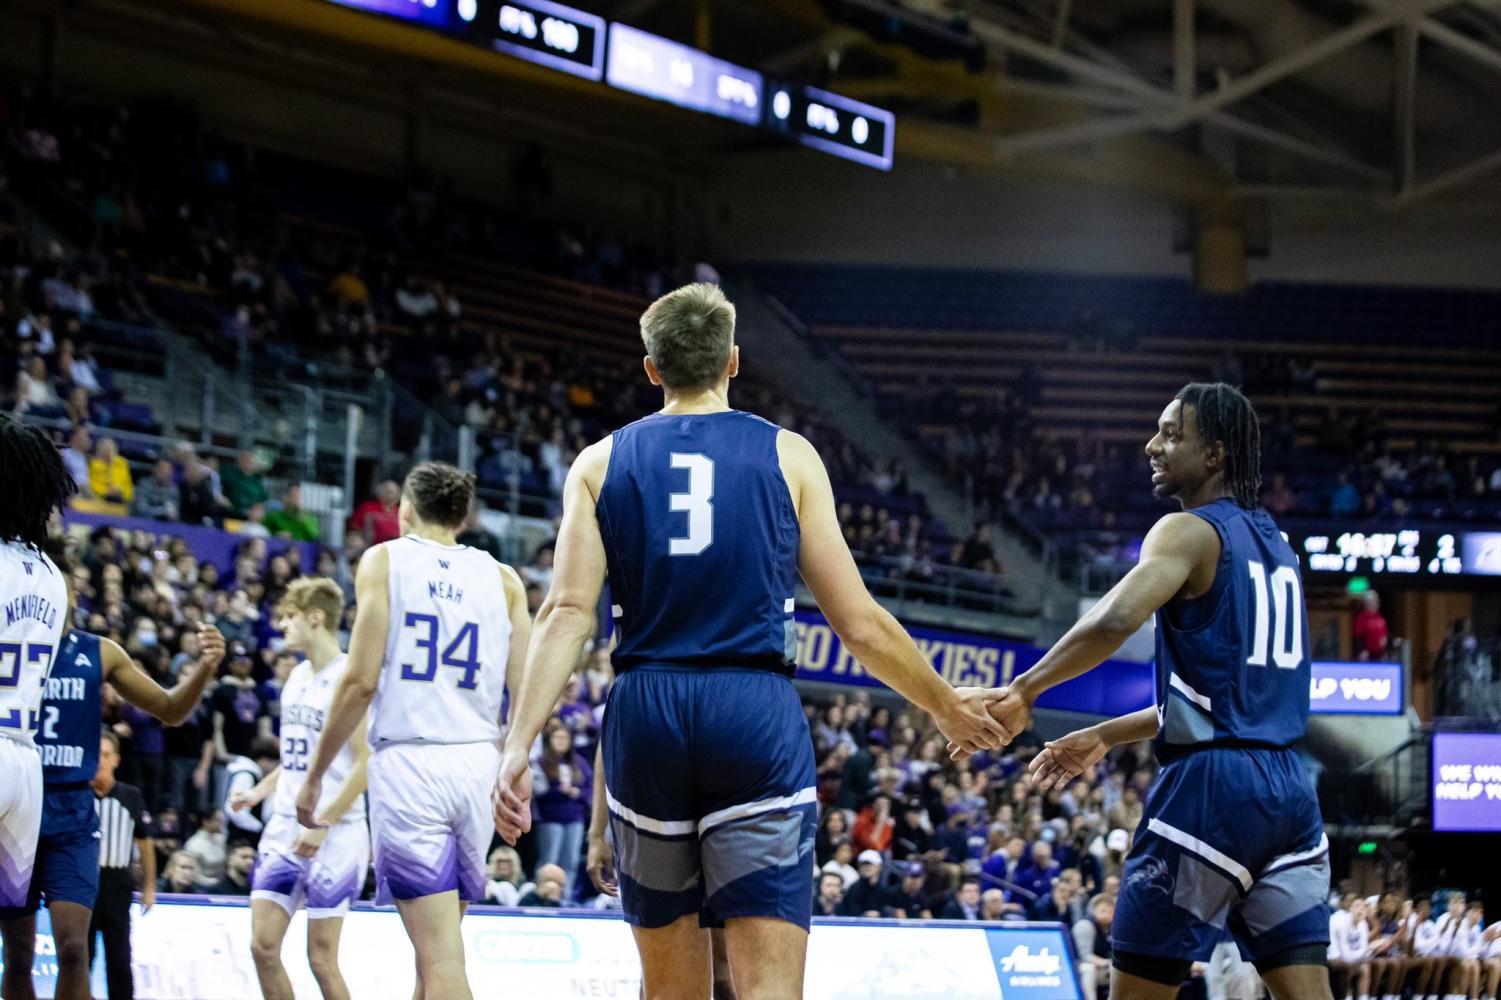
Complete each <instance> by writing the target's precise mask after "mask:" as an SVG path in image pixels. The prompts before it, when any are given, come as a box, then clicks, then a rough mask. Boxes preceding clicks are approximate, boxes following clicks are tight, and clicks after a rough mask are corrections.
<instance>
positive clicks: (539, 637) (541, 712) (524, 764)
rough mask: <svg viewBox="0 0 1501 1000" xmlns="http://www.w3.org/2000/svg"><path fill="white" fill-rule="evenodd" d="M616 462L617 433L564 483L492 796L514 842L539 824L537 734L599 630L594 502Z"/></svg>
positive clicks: (600, 556) (501, 828) (600, 565)
mask: <svg viewBox="0 0 1501 1000" xmlns="http://www.w3.org/2000/svg"><path fill="white" fill-rule="evenodd" d="M609 462H610V439H609V438H606V439H605V440H603V441H600V442H597V443H596V444H593V445H590V446H589V447H588V448H585V449H584V451H583V453H582V454H580V455H579V457H578V460H577V461H575V462H574V463H573V468H572V469H570V470H569V471H568V481H567V483H565V484H564V486H563V523H562V525H561V526H560V527H559V528H558V544H557V549H556V550H555V553H554V555H553V577H552V588H551V589H550V590H549V591H548V592H547V599H546V600H544V601H543V602H542V607H541V608H540V609H538V611H537V621H536V624H535V625H534V626H533V628H532V638H531V642H530V644H529V645H528V646H527V651H526V670H525V673H524V676H523V677H522V680H521V693H520V694H519V695H518V696H517V698H516V704H515V706H514V707H513V708H512V709H511V731H510V732H509V733H508V734H507V735H506V742H505V750H504V752H503V753H502V754H501V761H500V774H499V775H497V777H496V779H495V792H494V794H493V795H492V796H491V800H492V804H493V806H494V809H495V829H496V832H498V833H499V834H500V835H501V837H502V838H503V839H504V840H505V841H506V842H507V843H509V844H512V845H514V844H515V843H516V840H517V838H518V837H520V836H521V834H523V833H525V832H526V831H527V830H530V829H531V826H532V809H531V797H532V778H531V762H530V761H529V760H528V756H529V754H530V752H531V746H532V741H533V740H535V739H536V738H537V734H538V733H540V732H541V731H542V725H543V724H544V723H545V722H546V721H547V716H548V713H549V712H551V711H552V707H553V705H554V704H556V703H557V700H558V695H560V694H562V692H563V686H564V685H565V684H567V683H568V678H569V676H571V675H572V673H573V671H574V668H575V667H577V666H578V661H579V653H580V652H582V651H583V648H584V642H585V640H587V639H588V638H589V635H590V633H592V632H593V631H594V609H595V607H596V606H597V605H598V604H599V594H600V591H601V590H602V589H603V588H604V584H605V543H604V540H603V538H601V537H600V533H599V521H598V520H597V519H596V517H595V516H594V505H595V502H596V500H597V499H598V496H599V486H600V484H601V483H602V482H603V481H604V474H605V470H606V469H607V468H608V467H609Z"/></svg>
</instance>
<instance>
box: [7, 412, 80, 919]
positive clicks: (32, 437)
mask: <svg viewBox="0 0 1501 1000" xmlns="http://www.w3.org/2000/svg"><path fill="white" fill-rule="evenodd" d="M74 488H75V487H74V485H73V480H72V479H71V478H70V477H69V476H68V472H67V470H66V469H65V468H64V467H63V460H62V456H61V455H59V454H58V451H57V448H56V447H55V446H54V445H53V444H52V442H51V441H49V440H48V439H47V436H46V435H45V434H43V433H42V432H41V431H40V430H37V429H36V428H35V427H28V426H27V425H25V424H22V423H19V422H17V421H15V420H12V419H10V418H9V417H4V416H0V908H8V907H14V906H20V905H22V904H23V903H25V902H26V894H27V892H28V890H29V889H30V887H31V869H32V865H33V863H34V862H35V860H36V844H37V833H38V830H39V829H40V826H41V821H42V758H41V755H40V754H38V753H37V749H36V744H35V743H34V742H33V737H34V736H35V735H36V728H37V717H38V715H39V714H40V712H39V710H40V708H41V705H42V691H43V688H44V687H45V686H46V682H47V675H48V674H49V673H50V672H51V670H52V657H53V655H54V654H55V653H56V652H57V648H58V646H59V645H60V644H61V642H62V636H63V631H64V629H65V628H66V626H67V617H68V590H67V585H66V584H65V582H64V581H63V577H62V574H61V573H60V572H58V569H57V566H56V565H54V564H53V562H52V560H51V559H49V558H48V557H47V555H46V553H44V552H43V551H42V543H43V542H44V541H46V539H47V522H48V521H49V520H50V519H51V517H52V512H53V510H55V509H56V508H58V507H61V506H62V505H63V504H65V503H67V501H68V497H70V496H72V495H73V491H74Z"/></svg>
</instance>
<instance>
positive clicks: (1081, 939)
mask: <svg viewBox="0 0 1501 1000" xmlns="http://www.w3.org/2000/svg"><path fill="white" fill-rule="evenodd" d="M1114 920H1115V897H1114V896H1107V895H1105V894H1104V893H1101V894H1099V895H1098V896H1095V897H1094V898H1093V899H1091V900H1090V901H1089V916H1087V917H1085V918H1084V919H1083V920H1080V921H1077V922H1076V923H1075V924H1074V926H1073V935H1074V953H1075V954H1076V955H1078V957H1079V985H1080V986H1081V987H1082V988H1083V990H1084V995H1085V996H1086V997H1093V998H1095V1000H1106V998H1107V997H1108V996H1109V995H1110V924H1111V923H1112V922H1113V921H1114Z"/></svg>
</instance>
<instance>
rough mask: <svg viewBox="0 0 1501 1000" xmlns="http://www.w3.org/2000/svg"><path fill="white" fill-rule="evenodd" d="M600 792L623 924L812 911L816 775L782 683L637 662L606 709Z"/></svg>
mask: <svg viewBox="0 0 1501 1000" xmlns="http://www.w3.org/2000/svg"><path fill="white" fill-rule="evenodd" d="M602 742H603V747H604V766H605V788H606V792H607V796H608V802H609V809H610V837H611V840H612V843H613V844H614V847H615V867H616V873H617V875H618V877H619V880H620V896H621V902H622V909H623V910H624V911H625V917H626V920H627V921H628V922H629V923H631V924H632V925H634V926H637V927H643V928H653V927H666V926H667V925H668V924H671V923H673V922H674V921H676V920H678V919H679V918H681V917H684V916H687V915H689V914H694V913H696V914H698V916H699V924H700V926H703V927H720V926H723V924H724V922H725V921H726V920H732V919H735V918H737V917H773V918H778V919H782V920H786V921H788V922H789V923H794V924H797V925H798V926H800V927H803V928H806V927H807V926H808V924H809V921H810V919H811V917H812V909H813V835H814V828H815V826H816V825H817V799H816V792H817V789H816V785H817V780H816V772H815V769H814V764H813V746H812V741H811V740H810V739H809V737H808V723H807V720H806V717H805V716H804V715H803V709H802V705H801V703H800V702H799V700H798V696H797V691H796V689H794V688H793V686H792V682H791V681H790V680H788V679H787V678H786V677H784V676H782V675H780V674H776V673H772V672H770V671H766V670H755V669H738V668H726V667H713V668H689V667H674V666H644V667H636V668H635V669H632V670H629V671H627V672H625V673H624V674H622V675H621V676H620V678H619V679H618V680H617V681H616V682H615V687H614V689H613V690H612V691H611V692H610V701H609V706H608V708H607V709H606V711H605V719H604V732H603V736H602Z"/></svg>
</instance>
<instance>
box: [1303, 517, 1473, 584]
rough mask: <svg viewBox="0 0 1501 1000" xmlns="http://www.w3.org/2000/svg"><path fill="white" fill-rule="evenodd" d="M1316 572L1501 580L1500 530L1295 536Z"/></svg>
mask: <svg viewBox="0 0 1501 1000" xmlns="http://www.w3.org/2000/svg"><path fill="white" fill-rule="evenodd" d="M1292 544H1293V548H1294V549H1295V550H1296V551H1297V552H1298V553H1299V554H1300V555H1301V556H1302V557H1303V566H1304V568H1305V570H1307V571H1309V572H1313V573H1369V574H1372V575H1374V576H1501V532H1494V531H1466V532H1458V531H1437V530H1433V529H1429V528H1403V529H1400V530H1397V531H1369V532H1367V531H1345V532H1341V533H1339V534H1334V533H1330V534H1308V535H1301V536H1294V537H1293V538H1292Z"/></svg>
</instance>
